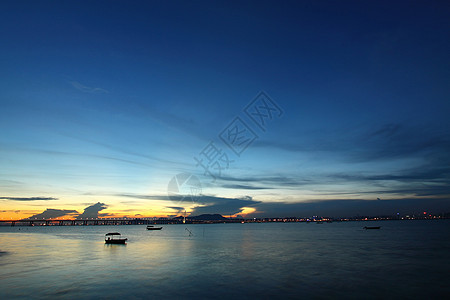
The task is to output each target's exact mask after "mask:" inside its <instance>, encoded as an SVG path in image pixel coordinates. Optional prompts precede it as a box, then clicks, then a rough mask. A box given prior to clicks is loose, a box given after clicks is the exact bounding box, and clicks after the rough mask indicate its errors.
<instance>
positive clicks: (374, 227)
mask: <svg viewBox="0 0 450 300" xmlns="http://www.w3.org/2000/svg"><path fill="white" fill-rule="evenodd" d="M380 228H381V226H364V229H380Z"/></svg>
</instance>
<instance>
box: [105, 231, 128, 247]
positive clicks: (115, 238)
mask: <svg viewBox="0 0 450 300" xmlns="http://www.w3.org/2000/svg"><path fill="white" fill-rule="evenodd" d="M127 240H128V239H127V238H122V235H121V234H120V233H118V232H110V233H107V234H105V244H125V242H126V241H127Z"/></svg>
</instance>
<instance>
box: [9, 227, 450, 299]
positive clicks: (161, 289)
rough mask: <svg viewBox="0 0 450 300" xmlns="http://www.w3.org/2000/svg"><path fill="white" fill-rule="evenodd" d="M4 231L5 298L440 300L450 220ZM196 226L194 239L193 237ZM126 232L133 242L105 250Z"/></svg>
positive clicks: (446, 278) (447, 258)
mask: <svg viewBox="0 0 450 300" xmlns="http://www.w3.org/2000/svg"><path fill="white" fill-rule="evenodd" d="M367 224H368V223H360V222H348V223H331V224H322V225H318V224H305V223H300V224H299V223H287V224H215V225H167V226H164V228H163V230H162V231H147V230H146V229H145V226H73V227H72V226H50V227H0V241H1V243H0V298H3V299H6V298H17V297H23V298H27V297H30V296H32V297H33V298H51V297H58V298H67V299H69V298H70V299H72V298H75V297H80V298H97V297H101V298H111V297H115V298H119V297H127V298H130V297H131V298H133V297H134V298H149V297H168V298H229V297H234V298H255V297H263V298H268V297H279V296H285V297H290V298H299V297H316V298H328V297H334V298H336V297H339V298H344V297H345V298H347V297H352V298H360V297H364V298H379V297H388V298H393V297H402V298H405V297H413V298H417V297H427V298H429V297H432V296H438V295H444V293H448V292H450V291H449V288H448V286H449V285H450V280H449V275H448V262H449V261H450V241H449V233H450V231H449V229H450V222H448V221H446V220H441V221H408V222H407V221H404V222H398V221H385V222H381V223H379V225H381V226H382V229H381V230H362V227H363V226H366V225H367ZM186 227H188V228H189V229H190V230H191V231H192V232H193V234H194V235H193V236H188V232H187V231H186V230H185V228H186ZM113 231H119V232H120V233H122V235H124V236H126V237H128V239H129V241H128V244H127V245H105V244H104V241H103V238H104V234H105V233H107V232H113Z"/></svg>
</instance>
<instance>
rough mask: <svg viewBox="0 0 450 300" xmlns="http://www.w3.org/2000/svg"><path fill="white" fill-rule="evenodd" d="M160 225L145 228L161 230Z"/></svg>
mask: <svg viewBox="0 0 450 300" xmlns="http://www.w3.org/2000/svg"><path fill="white" fill-rule="evenodd" d="M161 229H162V227H147V230H161Z"/></svg>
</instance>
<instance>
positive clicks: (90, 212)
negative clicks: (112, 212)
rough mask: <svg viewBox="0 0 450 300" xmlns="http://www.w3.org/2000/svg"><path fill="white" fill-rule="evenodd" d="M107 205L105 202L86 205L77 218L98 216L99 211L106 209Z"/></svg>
mask: <svg viewBox="0 0 450 300" xmlns="http://www.w3.org/2000/svg"><path fill="white" fill-rule="evenodd" d="M107 207H108V206H107V205H106V204H105V203H100V202H97V203H96V204H94V205H91V206H89V207H86V208H85V209H84V212H83V213H82V214H80V215H79V216H78V217H77V219H87V218H98V217H99V211H102V210H104V209H106V208H107Z"/></svg>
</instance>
